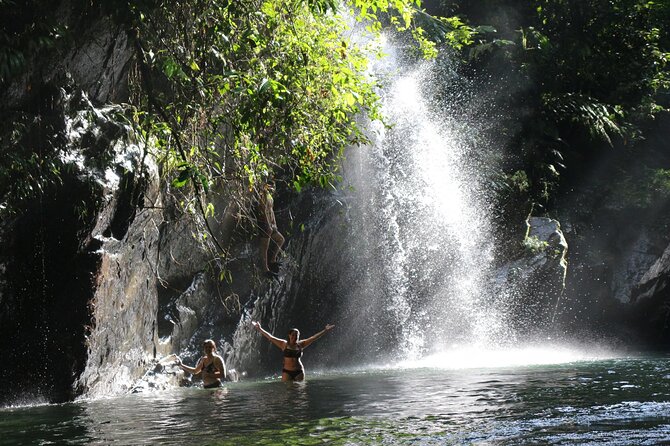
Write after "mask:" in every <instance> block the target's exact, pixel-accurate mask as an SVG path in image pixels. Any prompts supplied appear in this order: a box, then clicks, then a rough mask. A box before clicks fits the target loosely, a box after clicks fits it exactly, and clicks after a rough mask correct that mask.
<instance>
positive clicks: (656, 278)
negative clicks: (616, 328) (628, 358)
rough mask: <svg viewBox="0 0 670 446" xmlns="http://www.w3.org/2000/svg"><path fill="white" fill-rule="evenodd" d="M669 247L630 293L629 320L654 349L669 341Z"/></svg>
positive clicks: (662, 346)
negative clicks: (630, 309) (630, 308)
mask: <svg viewBox="0 0 670 446" xmlns="http://www.w3.org/2000/svg"><path fill="white" fill-rule="evenodd" d="M668 285H670V246H669V247H668V248H666V250H665V251H664V252H663V255H662V256H661V257H660V258H659V259H658V260H657V261H656V262H655V263H654V264H653V265H652V266H651V267H650V268H649V269H648V270H647V272H646V273H645V274H644V275H643V276H642V279H640V281H639V282H638V283H637V285H635V287H633V290H632V293H631V302H632V307H633V308H632V311H631V316H630V318H629V319H630V320H631V323H632V324H633V325H634V327H635V328H636V329H637V330H638V331H639V332H641V333H642V336H643V337H644V338H645V340H646V341H647V342H648V343H650V344H651V345H652V346H654V347H657V348H667V343H668V341H670V287H669V286H668Z"/></svg>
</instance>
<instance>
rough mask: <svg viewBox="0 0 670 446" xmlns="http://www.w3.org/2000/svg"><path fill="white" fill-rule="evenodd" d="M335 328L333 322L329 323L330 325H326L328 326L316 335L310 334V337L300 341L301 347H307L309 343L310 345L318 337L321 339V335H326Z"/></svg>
mask: <svg viewBox="0 0 670 446" xmlns="http://www.w3.org/2000/svg"><path fill="white" fill-rule="evenodd" d="M333 328H335V326H334V325H332V324H328V325H326V328H324V329H323V330H321V331H320V332H318V333H317V334H315V335H313V336H310V337H309V338H307V339H304V340H302V341H300V342H298V345H299V346H300V347H302V348H305V347H307V346H308V345H310V344H311V343H312V342H314V341H316V340H317V339H319V338H320V337H321V336H323V335H325V334H326V333H327V332H329V331H330V330H332V329H333Z"/></svg>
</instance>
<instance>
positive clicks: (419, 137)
mask: <svg viewBox="0 0 670 446" xmlns="http://www.w3.org/2000/svg"><path fill="white" fill-rule="evenodd" d="M396 51H397V50H395V49H394V47H392V46H388V47H387V48H386V49H385V52H386V53H387V54H388V57H386V58H385V59H384V60H383V61H382V62H380V63H378V64H377V65H376V67H375V70H376V71H377V75H380V74H381V76H382V77H384V78H386V79H387V85H386V86H385V88H384V91H383V96H382V100H383V109H382V111H383V114H384V116H385V117H386V119H387V123H388V124H389V125H390V127H386V126H383V125H381V124H379V123H376V124H375V125H374V126H373V130H374V132H373V133H374V135H375V136H374V141H373V142H372V144H371V145H370V146H369V147H365V148H361V149H359V150H356V151H352V153H350V154H349V159H348V162H347V165H346V166H345V169H344V171H345V175H344V176H345V182H346V183H347V185H349V186H351V188H350V190H352V191H353V192H351V194H352V196H351V197H350V210H349V212H350V214H349V218H350V221H351V222H352V226H353V230H352V232H351V238H352V239H354V238H355V239H357V240H359V241H357V240H351V241H349V242H348V243H347V244H346V246H347V247H348V249H350V250H355V251H356V254H354V255H353V257H355V258H358V259H360V258H366V257H367V261H366V262H363V263H365V264H367V268H366V269H365V273H360V274H359V277H361V278H362V279H363V280H362V281H358V282H355V283H354V284H352V283H351V282H347V290H348V292H349V293H350V294H351V295H352V296H355V297H353V299H351V300H352V301H354V302H353V304H352V305H353V307H354V310H353V311H351V313H349V316H350V317H351V316H352V315H357V316H358V317H360V315H361V314H366V315H367V316H368V317H363V319H365V320H371V321H373V323H379V319H383V318H384V317H385V318H386V319H385V320H384V322H383V324H382V325H384V326H386V330H373V331H371V332H370V333H371V334H370V336H374V337H378V336H382V337H386V338H387V339H390V340H391V341H392V342H393V343H394V345H395V348H393V349H391V351H392V352H393V353H395V354H397V355H400V356H401V357H405V358H407V359H417V358H420V357H423V356H424V355H426V354H428V353H431V352H436V351H440V350H442V349H445V348H448V347H449V346H453V345H462V344H468V345H475V346H490V345H491V344H493V343H494V341H495V342H496V343H497V342H499V341H501V340H504V339H505V338H507V337H508V336H509V334H508V333H507V330H506V324H505V315H504V311H502V309H501V308H498V305H497V303H496V300H495V299H494V298H492V296H491V293H490V291H489V290H488V289H487V288H488V284H489V281H490V275H491V269H492V267H491V264H492V260H493V255H492V251H493V246H492V242H491V237H492V236H491V225H490V221H489V220H490V216H489V213H490V212H489V209H490V205H489V203H488V199H487V198H488V197H487V195H486V193H485V190H486V189H485V187H484V186H485V185H484V184H482V181H483V178H484V176H485V175H483V173H482V172H481V171H480V169H481V166H480V165H479V161H478V156H477V152H478V149H480V147H477V144H478V143H480V144H481V143H482V141H481V139H480V138H479V135H478V132H479V131H480V129H479V128H478V127H477V124H476V123H472V122H469V120H468V119H467V118H466V117H465V116H464V115H463V114H458V112H457V110H455V109H454V107H450V106H449V104H439V103H436V102H435V99H434V96H435V89H436V88H437V87H439V83H440V82H444V81H445V79H444V77H443V75H444V72H443V71H442V72H440V71H439V70H438V68H440V66H439V65H438V64H437V63H435V62H420V63H416V64H413V65H411V66H410V67H409V68H407V67H406V65H407V64H406V63H405V62H403V63H399V62H398V60H399V59H400V56H398V55H397V54H396V53H395V52H396ZM440 69H443V67H442V68H440ZM450 75H453V73H451V74H450ZM351 203H353V205H351ZM361 238H363V239H366V241H365V242H361V241H360V239H361ZM371 284H374V285H375V286H371ZM360 299H363V303H360ZM366 304H368V307H365V305H366ZM370 308H374V310H370ZM380 313H383V314H385V316H379V314H380ZM369 316H372V317H369ZM377 350H379V348H377Z"/></svg>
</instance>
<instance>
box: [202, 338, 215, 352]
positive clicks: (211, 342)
mask: <svg viewBox="0 0 670 446" xmlns="http://www.w3.org/2000/svg"><path fill="white" fill-rule="evenodd" d="M208 345H211V346H213V347H214V348H213V350H216V342H214V341H213V340H212V339H205V342H203V343H202V346H203V347H206V346H208Z"/></svg>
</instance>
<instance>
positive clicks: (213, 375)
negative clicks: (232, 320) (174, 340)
mask: <svg viewBox="0 0 670 446" xmlns="http://www.w3.org/2000/svg"><path fill="white" fill-rule="evenodd" d="M202 347H203V349H204V350H205V356H203V357H201V358H200V359H199V360H198V363H197V364H196V365H195V367H189V366H187V365H185V364H183V363H182V362H181V358H180V357H179V356H177V357H176V359H175V362H176V364H177V365H178V366H179V367H181V369H182V370H184V371H186V372H189V373H191V374H193V375H197V374H198V373H202V384H203V387H204V388H205V389H212V388H215V387H221V385H222V384H221V380H222V379H226V365H225V363H224V362H223V358H222V357H221V356H219V355H217V354H216V343H215V342H214V341H213V340H211V339H207V340H206V341H205V342H204V343H203V346H202Z"/></svg>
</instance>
